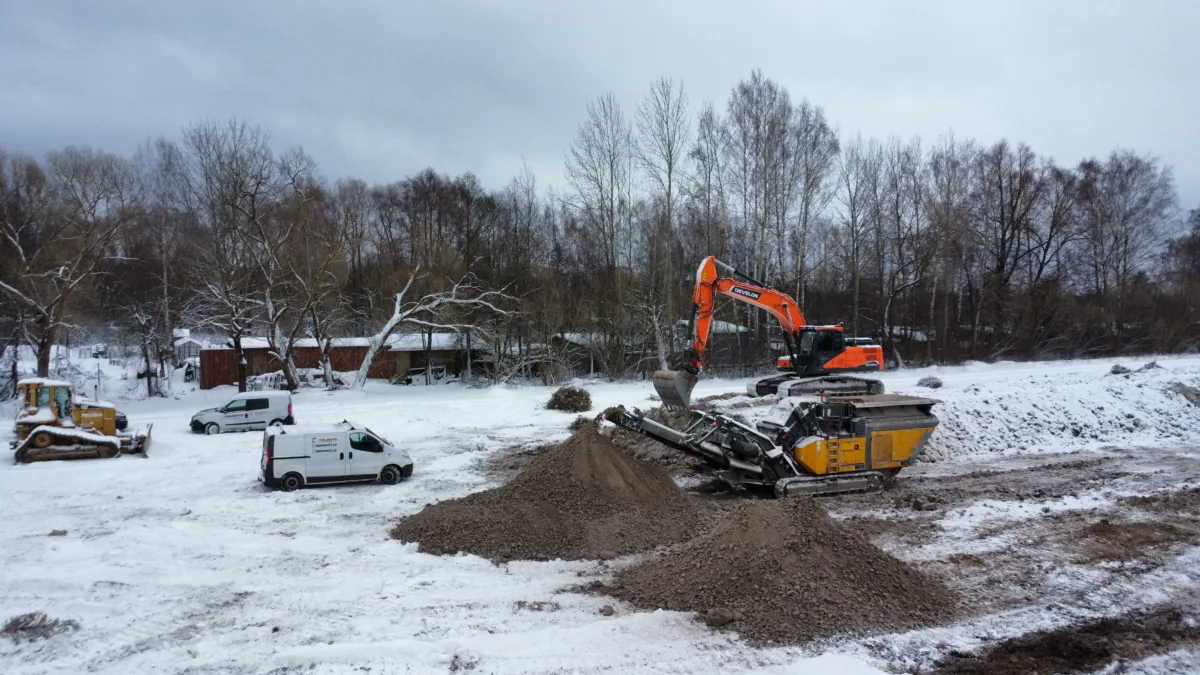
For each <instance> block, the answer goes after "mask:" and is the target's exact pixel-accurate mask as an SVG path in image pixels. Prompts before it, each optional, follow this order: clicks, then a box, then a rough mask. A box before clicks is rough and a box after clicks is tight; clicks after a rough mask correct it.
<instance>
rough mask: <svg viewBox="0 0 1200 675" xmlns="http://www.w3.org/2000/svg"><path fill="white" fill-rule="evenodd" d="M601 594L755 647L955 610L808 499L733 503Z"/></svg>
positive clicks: (946, 596)
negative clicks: (719, 629)
mask: <svg viewBox="0 0 1200 675" xmlns="http://www.w3.org/2000/svg"><path fill="white" fill-rule="evenodd" d="M606 592H608V593H611V594H612V595H614V596H616V597H619V598H622V599H624V600H626V601H628V602H630V603H631V604H633V605H635V606H637V607H640V608H645V609H657V608H663V609H670V610H678V611H694V612H698V613H700V617H701V618H703V619H705V621H706V622H708V623H709V624H710V625H714V626H726V627H727V628H730V629H733V630H736V631H737V632H738V633H740V634H741V635H742V636H743V637H744V638H745V639H746V640H747V641H749V642H750V643H751V644H756V645H765V644H794V643H803V642H808V641H810V640H813V639H816V638H820V637H826V636H832V635H839V634H845V633H858V634H871V633H876V632H882V631H891V630H904V629H910V628H916V627H920V626H927V625H932V624H937V623H942V622H944V621H946V620H948V619H950V618H952V617H953V616H954V615H955V613H956V611H957V602H956V599H955V598H954V596H953V595H952V594H951V592H950V591H949V590H947V589H946V587H945V586H944V585H942V584H941V583H940V582H939V581H936V580H934V579H931V578H929V577H927V576H925V575H923V574H922V573H920V572H918V571H916V570H914V569H913V568H912V567H910V566H908V565H907V564H905V563H903V562H901V561H900V560H898V559H896V558H894V557H892V556H890V555H888V554H886V553H884V552H883V551H882V550H880V549H879V548H877V547H875V546H874V545H872V544H871V543H870V542H869V541H867V539H866V538H865V537H863V536H862V535H861V534H859V533H858V532H855V531H853V530H851V529H850V528H847V527H844V526H841V525H839V524H837V523H835V522H833V521H831V520H830V519H829V517H828V515H826V513H825V512H824V511H823V510H822V509H821V507H820V506H819V505H818V504H817V503H816V502H815V501H814V500H812V499H806V498H790V499H783V500H761V501H753V502H745V503H740V504H735V505H733V506H732V507H731V508H730V509H729V513H728V515H726V516H725V517H724V518H723V519H722V521H721V522H720V524H719V525H717V526H716V527H714V528H713V529H712V530H711V531H710V532H708V533H705V534H703V535H701V536H698V537H696V538H695V539H693V540H691V541H689V542H687V543H686V544H683V545H681V546H678V547H675V548H673V549H671V550H670V551H668V552H667V553H666V554H664V555H662V556H659V557H655V558H651V559H648V560H646V561H643V562H640V563H637V564H635V565H633V566H631V567H628V568H626V569H624V570H622V571H621V572H619V573H618V574H617V577H616V580H615V581H614V583H613V585H612V586H611V587H609V588H607V589H606Z"/></svg>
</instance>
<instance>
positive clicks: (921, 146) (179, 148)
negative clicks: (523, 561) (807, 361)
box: [0, 70, 1200, 387]
mask: <svg viewBox="0 0 1200 675" xmlns="http://www.w3.org/2000/svg"><path fill="white" fill-rule="evenodd" d="M563 177H564V181H563V184H562V185H561V186H558V187H555V188H551V189H541V188H540V187H539V182H538V178H537V177H536V176H535V175H534V174H533V173H532V172H531V171H530V170H529V169H528V168H524V167H522V168H521V170H519V171H517V172H516V175H515V176H514V177H513V178H512V179H511V180H510V181H509V182H508V183H507V184H505V185H502V186H494V187H491V188H489V187H485V186H484V185H482V184H481V183H480V181H479V180H478V179H477V178H476V177H475V176H474V175H473V174H471V173H466V174H463V175H460V176H457V177H452V176H447V175H444V174H441V173H439V172H437V171H436V170H434V169H432V168H430V169H426V170H424V171H421V172H419V173H417V174H416V175H413V176H409V177H405V178H401V179H399V180H396V181H394V182H390V183H386V184H378V185H369V184H367V183H366V182H364V181H362V180H358V179H355V178H351V177H342V178H336V179H331V178H327V177H323V176H322V175H321V174H320V173H319V171H318V167H317V164H316V162H315V161H314V159H313V158H311V157H310V156H308V155H307V154H306V153H305V152H304V151H303V150H302V149H300V148H293V149H288V150H286V151H282V152H281V151H278V150H277V149H276V148H274V147H273V146H272V143H271V139H270V135H269V133H268V131H267V130H266V129H264V128H262V127H258V126H253V125H251V124H249V123H247V122H245V121H241V120H237V119H232V120H227V121H203V122H199V123H196V124H192V125H190V126H188V127H187V128H185V129H183V130H182V132H181V133H180V135H179V136H178V137H177V138H160V139H156V140H153V141H150V142H147V143H145V144H144V145H143V146H142V147H140V148H139V149H138V150H137V152H136V153H135V154H133V156H131V157H121V156H117V155H114V154H111V153H107V152H104V151H102V150H96V149H88V148H76V147H68V148H65V149H63V150H61V151H57V152H51V153H48V154H47V155H46V156H45V157H43V158H34V157H26V156H18V155H12V154H6V153H4V152H3V149H0V317H2V319H0V320H2V321H3V324H0V333H2V334H3V336H2V337H0V339H8V340H10V341H11V342H20V343H22V344H28V345H30V346H32V347H33V348H34V350H35V352H36V353H37V354H38V371H39V373H40V374H42V375H46V374H48V372H49V368H50V353H51V349H50V348H51V345H53V344H55V343H56V342H58V341H61V340H62V337H63V333H64V331H68V330H75V329H76V328H77V327H88V326H108V327H111V328H115V329H119V330H121V331H124V332H125V333H126V334H127V335H130V336H132V337H134V338H135V341H136V342H137V343H138V344H139V345H140V347H141V349H142V352H143V358H144V360H145V362H146V370H147V371H150V370H151V369H152V368H153V367H155V366H156V364H157V367H159V368H162V369H165V368H166V367H167V366H168V365H169V361H170V360H171V345H172V340H171V335H172V328H174V327H178V326H184V325H186V326H190V327H207V328H208V329H210V330H212V331H216V332H219V333H221V334H222V335H225V336H227V337H228V338H229V340H230V343H231V344H232V345H234V347H235V349H237V350H238V352H239V353H238V360H239V363H241V362H243V361H244V359H242V358H241V353H240V344H241V339H242V338H243V337H247V336H251V335H254V336H265V337H266V338H267V339H268V341H269V342H270V345H271V350H272V351H273V352H274V353H275V354H276V355H277V356H279V357H280V360H281V361H283V362H284V363H285V375H286V376H287V379H288V382H289V384H291V385H293V386H294V385H295V381H294V378H295V374H294V372H293V370H294V369H293V368H291V367H287V366H286V364H287V363H288V362H289V354H290V352H291V349H292V348H293V346H294V344H295V342H296V341H297V340H298V339H300V338H305V337H308V338H316V339H317V342H318V344H322V345H326V347H327V346H328V344H329V343H330V339H331V338H333V337H337V336H350V335H369V336H373V339H378V340H381V341H382V340H385V339H386V338H387V335H388V334H389V333H391V332H392V331H396V330H424V331H434V330H445V329H457V330H462V329H464V328H465V327H467V326H471V327H473V328H474V330H473V331H472V334H475V335H479V336H482V337H481V338H480V339H482V340H484V341H485V342H487V343H488V344H487V345H486V346H488V347H489V348H491V351H492V353H493V354H494V355H495V362H494V364H493V370H492V373H493V376H495V377H498V378H503V377H511V376H519V375H520V374H521V373H523V372H531V371H529V370H528V369H529V366H530V365H531V364H534V363H536V364H538V365H539V366H540V367H539V369H538V372H540V373H541V374H542V376H543V377H544V378H547V377H549V378H553V377H557V376H561V375H562V374H566V372H567V366H566V360H565V359H564V358H563V357H562V355H561V354H556V353H555V352H554V349H553V348H552V347H551V345H552V344H554V337H555V336H558V335H562V334H564V333H575V334H581V335H585V336H588V337H587V340H588V343H589V344H590V349H591V350H592V352H593V353H592V356H593V357H594V358H595V359H596V360H597V361H598V362H599V363H600V364H601V365H602V367H603V370H604V371H605V372H607V373H609V374H610V375H613V376H622V375H629V374H633V373H635V372H638V371H639V370H642V371H644V370H646V369H654V368H659V367H663V366H666V365H668V364H669V363H670V362H671V361H672V359H673V358H675V353H676V351H677V350H679V349H680V348H681V347H682V346H683V345H682V343H681V341H680V339H679V337H680V336H679V334H678V327H679V323H678V322H679V321H680V320H685V319H686V318H687V317H688V316H689V314H690V311H691V292H692V286H693V284H694V274H695V268H696V266H697V265H698V264H699V263H700V261H701V260H702V259H703V258H704V257H705V256H708V255H715V256H717V258H718V259H720V260H722V261H725V262H727V263H729V264H731V265H733V266H734V267H736V268H737V269H738V270H740V271H742V272H743V273H745V274H746V275H748V276H751V277H753V278H755V279H758V280H761V281H762V282H763V283H765V284H768V285H771V286H774V287H776V288H780V289H783V290H785V291H786V292H788V293H789V294H791V295H793V297H795V298H796V299H797V300H798V302H799V304H800V307H801V308H802V310H803V312H804V314H805V316H806V318H807V319H808V320H809V321H811V322H813V323H837V322H842V323H844V324H845V326H846V328H847V330H848V331H849V332H850V333H852V334H856V335H860V336H873V337H875V338H877V339H878V340H880V341H882V343H883V345H884V348H885V354H886V357H887V358H888V360H889V361H890V362H892V363H894V364H903V363H917V364H933V363H954V362H958V361H961V360H964V359H979V360H994V359H1001V358H1018V359H1019V358H1057V357H1077V356H1088V355H1111V354H1128V353H1139V352H1149V351H1154V352H1173V351H1181V350H1189V349H1194V348H1195V346H1196V330H1195V327H1196V321H1197V309H1196V306H1197V302H1196V300H1197V299H1200V286H1198V283H1200V210H1193V211H1191V212H1190V214H1186V215H1185V214H1184V213H1183V212H1182V211H1181V210H1180V209H1179V205H1178V198H1177V194H1176V188H1175V184H1174V179H1173V176H1172V172H1171V170H1170V168H1169V167H1167V166H1164V165H1162V164H1161V163H1160V162H1159V160H1157V159H1156V158H1154V157H1152V156H1148V155H1144V154H1139V153H1137V152H1135V151H1133V150H1128V149H1112V150H1109V151H1108V152H1107V154H1105V155H1098V156H1096V157H1094V158H1088V159H1084V160H1083V161H1081V162H1079V163H1078V164H1076V165H1073V166H1065V165H1059V164H1058V163H1056V162H1055V161H1054V160H1053V159H1052V158H1050V157H1047V156H1044V155H1039V154H1038V153H1036V152H1035V151H1034V150H1033V149H1032V148H1030V147H1028V146H1026V145H1024V144H1021V143H1014V142H1010V141H1008V140H1004V139H1001V140H993V141H987V142H979V141H976V140H972V139H961V138H956V137H955V136H953V135H952V134H946V135H944V136H941V137H939V138H937V139H935V140H932V141H924V140H922V139H920V138H916V137H914V138H909V139H901V138H896V137H891V138H887V139H873V138H863V137H862V136H861V135H850V134H843V133H841V132H840V131H839V130H838V128H837V127H836V125H835V124H834V122H833V121H831V120H829V119H827V117H826V115H825V112H824V110H823V108H822V107H821V106H819V105H816V104H814V103H811V102H809V101H808V100H807V99H803V98H801V99H799V100H796V99H794V98H793V97H792V96H791V94H790V93H789V92H788V91H787V89H785V88H784V87H782V86H780V85H779V84H778V83H777V82H775V81H773V80H771V79H770V78H768V77H766V76H764V75H763V74H762V72H761V71H758V70H756V71H754V72H752V73H751V74H750V75H749V76H748V77H747V78H746V79H744V80H742V81H740V82H738V83H737V84H736V85H735V86H734V87H733V88H732V89H731V91H730V93H729V97H728V99H727V100H726V101H725V102H724V104H723V105H718V104H717V103H716V102H711V101H704V102H701V103H699V104H698V105H695V106H693V105H692V102H691V101H690V100H689V97H688V95H687V93H686V91H685V90H684V88H683V86H682V84H680V83H678V82H674V81H672V80H670V79H666V78H663V79H660V80H658V81H656V82H654V83H653V84H652V85H651V87H650V89H649V91H648V93H647V95H646V97H645V99H644V100H643V101H641V102H640V104H639V105H638V106H637V107H636V108H635V109H633V110H632V111H628V112H627V111H625V110H623V109H622V107H621V106H620V104H619V103H618V102H617V100H616V98H615V97H614V96H613V95H612V94H607V95H604V96H601V97H599V98H597V99H596V100H594V101H593V102H592V103H591V104H590V105H588V107H587V109H586V111H584V117H583V121H582V123H581V124H580V125H579V127H578V130H577V133H576V135H575V137H574V139H573V140H572V141H571V143H570V145H569V147H568V148H566V153H565V165H564V173H563ZM720 315H721V318H724V319H725V320H727V321H731V322H734V323H736V324H738V325H742V326H745V327H747V328H748V329H749V335H750V336H751V342H750V344H751V347H750V348H749V349H747V350H746V351H745V353H740V354H738V355H737V359H739V360H740V361H741V362H742V365H743V366H747V367H753V366H755V365H759V366H762V367H764V368H766V367H769V366H770V363H771V359H770V355H771V345H772V343H775V342H777V341H778V336H777V335H776V332H777V331H778V326H776V325H774V324H773V322H771V321H769V320H767V317H766V315H765V314H763V313H762V312H760V311H755V310H754V309H753V308H751V307H749V306H747V305H744V304H740V303H735V302H732V301H729V302H726V303H724V304H723V305H722V306H721V308H720ZM379 346H380V345H379V344H375V345H374V347H375V349H378V348H379ZM375 349H373V350H372V351H373V352H374V351H375ZM364 372H365V370H364ZM242 378H243V379H244V373H243V374H242ZM151 387H153V385H151Z"/></svg>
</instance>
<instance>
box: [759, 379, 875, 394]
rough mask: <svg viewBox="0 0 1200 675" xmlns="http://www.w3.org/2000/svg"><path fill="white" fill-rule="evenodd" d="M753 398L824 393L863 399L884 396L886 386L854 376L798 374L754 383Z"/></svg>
mask: <svg viewBox="0 0 1200 675" xmlns="http://www.w3.org/2000/svg"><path fill="white" fill-rule="evenodd" d="M746 389H747V393H748V394H750V395H751V396H776V395H778V396H780V397H786V396H803V395H806V394H808V395H815V394H820V393H825V394H829V395H836V396H862V395H876V394H882V393H883V382H880V381H879V380H872V379H868V378H865V377H855V376H853V375H824V376H820V377H797V376H796V375H795V373H783V374H779V375H770V376H767V377H763V378H760V379H758V380H755V381H754V382H751V383H750V384H749V385H748V386H747V387H746Z"/></svg>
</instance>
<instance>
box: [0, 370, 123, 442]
mask: <svg viewBox="0 0 1200 675" xmlns="http://www.w3.org/2000/svg"><path fill="white" fill-rule="evenodd" d="M17 398H18V399H19V400H20V401H21V403H22V405H20V406H18V407H17V419H16V421H15V423H14V426H15V427H16V432H17V438H18V439H21V440H24V438H25V437H26V436H28V435H29V433H30V432H31V431H33V430H34V429H35V428H37V427H39V426H53V427H78V428H81V429H91V430H95V431H97V432H99V433H103V434H109V435H112V434H115V433H116V431H117V429H116V410H115V409H113V408H111V407H110V404H105V403H103V402H98V401H86V402H83V403H81V402H79V401H77V400H76V399H75V386H74V385H73V384H71V383H70V382H67V381H65V380H48V379H45V378H31V379H25V380H21V381H20V382H18V383H17Z"/></svg>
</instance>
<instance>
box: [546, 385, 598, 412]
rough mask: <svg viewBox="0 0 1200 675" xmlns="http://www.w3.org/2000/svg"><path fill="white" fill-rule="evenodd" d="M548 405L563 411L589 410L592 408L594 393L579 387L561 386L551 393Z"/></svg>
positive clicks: (552, 408)
mask: <svg viewBox="0 0 1200 675" xmlns="http://www.w3.org/2000/svg"><path fill="white" fill-rule="evenodd" d="M546 407H547V408H549V409H550V410H561V411H563V412H587V411H588V410H591V409H592V395H591V394H589V393H588V392H587V389H580V388H579V387H559V388H558V389H555V390H554V393H553V394H551V395H550V400H549V401H547V402H546Z"/></svg>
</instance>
